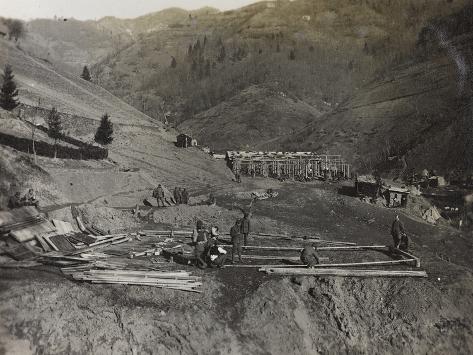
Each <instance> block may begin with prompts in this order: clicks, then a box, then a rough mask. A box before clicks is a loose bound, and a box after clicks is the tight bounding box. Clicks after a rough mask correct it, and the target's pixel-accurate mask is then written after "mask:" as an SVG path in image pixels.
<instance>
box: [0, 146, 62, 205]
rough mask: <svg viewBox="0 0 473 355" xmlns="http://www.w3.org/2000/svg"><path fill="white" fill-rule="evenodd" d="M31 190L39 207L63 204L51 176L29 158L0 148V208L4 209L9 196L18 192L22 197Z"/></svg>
mask: <svg viewBox="0 0 473 355" xmlns="http://www.w3.org/2000/svg"><path fill="white" fill-rule="evenodd" d="M29 188H33V189H34V190H35V192H36V197H37V198H38V200H39V201H40V205H41V206H46V205H49V204H51V203H65V202H67V200H66V198H65V197H64V196H62V195H61V194H60V193H59V192H58V189H57V186H56V184H55V183H54V182H53V181H52V179H51V176H50V175H49V174H48V173H47V172H46V171H44V170H43V169H41V168H40V167H38V166H37V165H35V164H34V163H33V160H32V158H31V157H29V156H28V155H26V154H22V153H17V152H15V151H14V150H12V149H10V148H6V147H3V146H0V208H5V207H6V206H7V203H8V199H9V197H10V195H12V194H13V193H15V192H16V191H20V192H21V193H22V195H24V194H25V193H26V192H27V190H28V189H29Z"/></svg>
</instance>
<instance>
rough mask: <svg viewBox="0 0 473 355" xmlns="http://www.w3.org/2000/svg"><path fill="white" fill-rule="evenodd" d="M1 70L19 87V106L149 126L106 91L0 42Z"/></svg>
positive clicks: (138, 114)
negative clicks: (106, 115) (9, 73)
mask: <svg viewBox="0 0 473 355" xmlns="http://www.w3.org/2000/svg"><path fill="white" fill-rule="evenodd" d="M0 49H1V50H0V66H1V67H2V68H3V67H4V65H5V64H7V63H8V64H10V65H11V66H12V67H13V72H14V74H15V80H16V82H17V85H18V86H19V92H20V97H21V102H22V103H23V104H26V105H31V106H37V104H38V99H41V104H40V106H41V107H43V108H46V109H51V107H53V106H54V107H56V108H57V109H58V111H60V112H63V113H68V114H71V115H77V116H83V117H89V118H91V119H95V120H100V117H101V116H102V115H103V114H104V113H105V112H108V113H109V114H110V115H111V116H112V118H113V120H114V122H120V123H129V124H150V122H151V119H150V118H149V117H148V116H146V115H145V114H143V113H141V112H139V111H138V110H136V109H135V108H133V107H131V106H130V105H128V104H126V103H124V102H123V101H122V100H120V99H119V98H117V97H115V96H114V95H112V94H111V93H109V92H108V91H107V90H105V89H103V88H101V87H99V86H97V85H95V84H93V83H90V82H87V81H85V80H82V79H80V78H79V77H76V76H73V75H70V74H68V73H66V72H62V71H59V70H58V69H57V68H55V67H53V66H52V65H50V64H48V63H45V62H43V61H41V60H39V59H35V58H34V57H32V56H30V55H27V54H26V53H25V52H23V51H22V50H21V49H20V48H18V47H17V46H15V45H14V44H13V43H11V42H9V41H5V40H3V39H2V40H0Z"/></svg>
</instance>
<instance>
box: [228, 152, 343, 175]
mask: <svg viewBox="0 0 473 355" xmlns="http://www.w3.org/2000/svg"><path fill="white" fill-rule="evenodd" d="M226 160H227V163H228V165H229V167H230V168H231V169H232V171H233V173H234V174H240V175H241V174H245V175H250V176H251V175H252V176H263V177H273V178H288V179H301V180H310V179H315V178H325V179H335V178H345V179H348V178H350V177H351V172H350V165H349V164H347V163H346V162H345V161H344V160H343V159H342V157H341V155H319V154H315V153H313V152H245V151H228V152H227V154H226Z"/></svg>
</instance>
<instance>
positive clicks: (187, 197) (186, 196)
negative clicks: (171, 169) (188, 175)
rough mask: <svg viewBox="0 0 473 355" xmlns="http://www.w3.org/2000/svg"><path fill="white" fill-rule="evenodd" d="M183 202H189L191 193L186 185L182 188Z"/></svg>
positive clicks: (186, 203)
mask: <svg viewBox="0 0 473 355" xmlns="http://www.w3.org/2000/svg"><path fill="white" fill-rule="evenodd" d="M182 203H183V204H185V205H188V204H189V193H188V192H187V190H186V188H185V187H184V189H183V190H182Z"/></svg>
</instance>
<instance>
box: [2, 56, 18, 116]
mask: <svg viewBox="0 0 473 355" xmlns="http://www.w3.org/2000/svg"><path fill="white" fill-rule="evenodd" d="M2 77H3V85H2V89H1V91H0V106H1V107H2V108H3V109H4V110H7V111H11V110H13V109H14V108H15V107H17V106H18V104H19V103H18V99H17V97H18V90H17V88H16V84H15V82H14V81H13V78H14V77H15V76H14V75H13V70H12V68H11V66H10V65H8V64H7V65H5V69H4V70H3V75H2Z"/></svg>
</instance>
